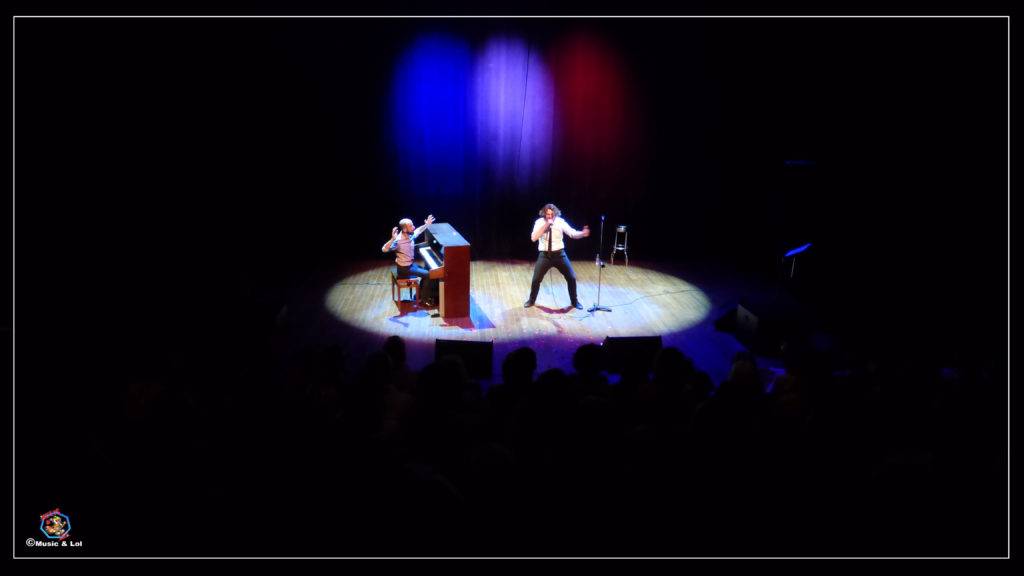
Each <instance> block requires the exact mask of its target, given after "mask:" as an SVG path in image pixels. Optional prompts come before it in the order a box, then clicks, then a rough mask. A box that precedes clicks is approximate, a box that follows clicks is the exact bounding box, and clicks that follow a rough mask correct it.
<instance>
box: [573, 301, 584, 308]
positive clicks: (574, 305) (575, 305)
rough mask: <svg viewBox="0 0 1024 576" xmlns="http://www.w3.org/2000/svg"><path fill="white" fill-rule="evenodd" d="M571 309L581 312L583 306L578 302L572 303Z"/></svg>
mask: <svg viewBox="0 0 1024 576" xmlns="http://www.w3.org/2000/svg"><path fill="white" fill-rule="evenodd" d="M573 308H576V309H577V310H583V304H580V303H579V302H574V303H573Z"/></svg>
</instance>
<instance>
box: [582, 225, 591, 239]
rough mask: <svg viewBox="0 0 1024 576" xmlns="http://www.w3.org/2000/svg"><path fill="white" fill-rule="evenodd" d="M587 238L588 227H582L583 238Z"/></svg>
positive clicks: (588, 233)
mask: <svg viewBox="0 0 1024 576" xmlns="http://www.w3.org/2000/svg"><path fill="white" fill-rule="evenodd" d="M587 236H590V226H584V227H583V237H584V238H586V237H587Z"/></svg>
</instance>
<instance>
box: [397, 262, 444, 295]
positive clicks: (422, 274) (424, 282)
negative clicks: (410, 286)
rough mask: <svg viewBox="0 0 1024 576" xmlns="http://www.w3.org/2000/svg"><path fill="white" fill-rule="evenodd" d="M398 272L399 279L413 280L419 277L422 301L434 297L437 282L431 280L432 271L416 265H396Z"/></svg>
mask: <svg viewBox="0 0 1024 576" xmlns="http://www.w3.org/2000/svg"><path fill="white" fill-rule="evenodd" d="M395 268H396V269H397V271H398V277H399V278H412V277H413V276H418V277H419V279H420V294H419V296H420V301H421V302H422V301H423V300H427V299H430V298H433V297H434V283H435V282H437V281H436V280H431V279H430V270H427V269H426V268H420V267H419V266H417V265H416V264H413V265H412V266H398V265H397V264H396V265H395Z"/></svg>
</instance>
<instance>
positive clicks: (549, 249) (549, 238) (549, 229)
mask: <svg viewBox="0 0 1024 576" xmlns="http://www.w3.org/2000/svg"><path fill="white" fill-rule="evenodd" d="M551 232H552V230H551V227H548V252H551Z"/></svg>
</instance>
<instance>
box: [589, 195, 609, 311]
mask: <svg viewBox="0 0 1024 576" xmlns="http://www.w3.org/2000/svg"><path fill="white" fill-rule="evenodd" d="M603 245H604V215H603V214H602V215H601V240H600V241H599V243H598V245H597V262H596V264H597V302H595V303H594V305H593V306H591V307H590V308H587V312H591V313H593V312H596V311H598V310H602V311H604V312H611V311H612V309H611V308H609V307H607V306H601V272H602V271H603V270H604V260H601V247H602V246H603Z"/></svg>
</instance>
